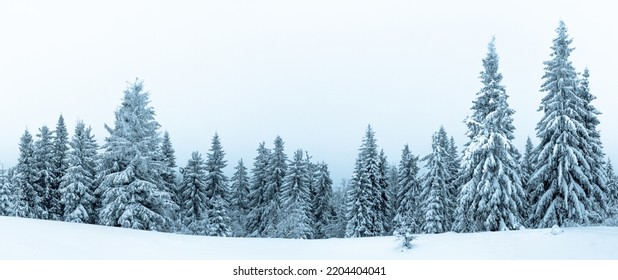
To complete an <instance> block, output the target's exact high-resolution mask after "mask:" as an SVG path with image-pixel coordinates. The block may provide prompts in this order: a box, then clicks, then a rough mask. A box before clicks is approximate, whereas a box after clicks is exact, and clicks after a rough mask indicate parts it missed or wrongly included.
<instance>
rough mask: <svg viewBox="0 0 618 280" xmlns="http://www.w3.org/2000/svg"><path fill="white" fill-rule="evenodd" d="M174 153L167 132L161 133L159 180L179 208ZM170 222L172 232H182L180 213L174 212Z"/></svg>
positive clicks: (178, 190)
mask: <svg viewBox="0 0 618 280" xmlns="http://www.w3.org/2000/svg"><path fill="white" fill-rule="evenodd" d="M175 153H176V151H175V150H174V148H173V147H172V141H171V140H170V134H169V132H167V131H165V132H164V133H163V139H162V141H161V159H160V161H161V162H162V163H163V165H164V172H163V174H161V178H162V179H163V182H164V186H165V187H164V188H165V191H166V192H168V193H170V195H171V198H172V201H173V202H174V203H175V204H176V205H178V206H180V203H181V201H180V189H179V186H178V184H179V182H178V180H179V179H178V177H177V176H176V168H177V167H178V166H177V165H176V154H175ZM172 220H174V227H175V229H173V231H181V230H182V219H181V217H180V213H179V212H176V213H174V214H173V217H172Z"/></svg>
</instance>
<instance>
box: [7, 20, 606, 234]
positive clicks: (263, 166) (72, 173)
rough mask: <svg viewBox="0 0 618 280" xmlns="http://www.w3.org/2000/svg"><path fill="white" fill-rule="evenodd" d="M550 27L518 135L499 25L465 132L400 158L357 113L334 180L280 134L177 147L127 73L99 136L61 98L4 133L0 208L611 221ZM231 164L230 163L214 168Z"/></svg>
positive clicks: (471, 225)
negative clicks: (68, 112) (362, 126)
mask: <svg viewBox="0 0 618 280" xmlns="http://www.w3.org/2000/svg"><path fill="white" fill-rule="evenodd" d="M554 35H555V37H554V38H553V40H552V41H550V39H551V38H548V39H547V43H548V45H550V46H551V53H548V56H547V60H546V61H544V62H543V65H544V68H543V75H542V77H538V78H539V85H540V88H539V92H540V94H539V96H540V97H542V99H540V104H538V103H537V104H531V106H535V107H536V106H539V109H538V110H539V112H540V113H541V114H542V118H541V119H538V122H537V124H536V130H535V131H534V132H532V131H531V132H530V133H531V135H534V134H535V135H536V138H533V139H530V138H528V139H527V141H526V145H525V146H524V147H518V146H517V145H515V144H514V139H515V136H514V131H515V126H514V118H517V114H516V112H515V111H514V110H513V109H512V108H511V107H510V106H509V94H508V91H507V85H505V84H504V83H503V76H502V74H501V70H500V56H499V53H500V52H499V49H498V48H497V47H496V40H499V38H497V39H494V38H488V39H490V40H488V41H489V42H488V44H487V50H486V55H485V56H484V57H479V58H478V62H479V65H482V69H483V70H482V72H481V73H480V75H479V82H480V83H479V87H478V92H476V95H475V98H474V99H473V100H470V103H469V104H464V105H462V104H458V106H469V108H470V111H469V115H468V116H460V117H461V119H464V118H465V124H462V125H465V126H466V128H467V133H466V142H465V143H455V138H454V137H453V136H452V135H449V133H448V132H447V131H446V129H445V128H444V127H436V131H435V133H434V134H433V135H417V137H424V138H427V139H431V153H429V154H418V153H415V148H416V147H412V146H409V145H407V144H406V145H402V146H401V150H400V154H401V157H400V158H398V159H387V157H386V156H385V151H384V150H382V149H381V148H380V146H379V145H378V139H379V137H380V135H379V128H377V127H374V126H372V125H371V124H367V126H366V130H365V131H358V136H359V138H358V155H357V157H356V158H355V161H353V159H349V162H351V163H352V162H353V163H354V167H353V173H352V174H349V177H348V178H347V180H345V184H338V183H334V182H333V178H331V169H330V167H329V164H328V163H327V162H323V161H316V160H314V159H313V157H312V154H311V151H307V150H303V149H297V150H290V149H289V148H288V147H286V142H285V139H283V138H282V137H280V136H277V135H272V139H270V140H268V141H264V142H261V143H255V147H256V148H255V153H254V154H250V155H246V156H245V157H244V158H242V159H241V158H229V157H227V156H226V149H225V140H226V135H223V134H222V135H219V134H218V133H217V132H215V131H213V132H212V134H211V135H212V140H211V142H210V148H209V149H208V150H207V151H198V150H195V151H194V152H192V153H191V154H190V155H185V156H187V157H188V160H187V161H186V162H178V161H177V155H176V152H175V149H174V146H175V143H174V135H172V134H170V133H168V132H167V131H166V128H165V127H162V126H161V125H160V124H159V122H157V118H156V116H157V115H156V114H155V112H156V108H153V107H152V106H151V98H152V99H156V98H157V94H158V93H157V92H156V90H154V89H153V90H152V93H150V91H149V89H148V81H142V80H135V81H134V82H132V83H128V85H127V87H126V89H125V91H124V92H123V93H120V92H119V93H118V94H117V95H116V96H114V94H110V98H120V97H121V98H122V101H121V102H120V104H118V107H117V109H116V111H115V112H113V116H114V121H113V123H110V124H106V125H105V130H106V132H107V134H106V135H104V137H105V138H104V141H103V142H101V143H97V141H96V138H95V135H94V133H93V131H92V128H91V127H92V126H103V125H104V124H99V123H96V124H87V123H84V122H81V121H78V122H77V123H76V125H75V126H74V127H69V125H68V124H70V123H73V122H74V120H68V121H65V119H64V117H63V115H62V114H60V112H59V117H58V119H57V122H56V125H55V126H54V127H47V126H41V127H39V128H37V129H26V130H25V131H23V135H22V136H21V138H20V139H18V143H19V144H18V146H16V147H14V148H15V149H19V158H18V159H17V164H16V165H15V166H11V167H9V166H5V167H3V168H2V170H0V215H3V216H16V217H23V218H31V219H44V220H55V221H65V222H73V223H85V224H95V225H101V226H110V227H122V228H130V229H139V230H149V231H159V232H170V233H178V234H189V235H204V236H219V237H274V238H289V239H326V238H358V237H373V236H390V235H396V236H410V235H414V234H421V233H426V234H433V233H444V232H449V231H454V232H483V231H505V230H519V229H524V228H551V227H552V226H554V225H558V226H559V227H577V226H589V225H606V226H618V175H617V174H616V171H615V169H614V167H613V166H612V162H611V161H610V160H609V158H608V156H607V155H606V154H605V152H604V145H603V143H602V141H601V132H600V131H599V129H598V127H597V126H598V125H599V124H600V121H599V118H598V116H599V114H600V113H601V112H600V111H599V110H598V109H597V108H595V103H597V102H604V100H597V99H596V97H595V93H594V92H593V91H591V86H590V82H589V77H590V76H591V75H594V69H590V70H589V69H587V68H585V69H575V67H574V66H573V64H572V62H571V58H570V55H571V53H572V52H573V51H574V46H573V43H574V42H573V39H572V38H571V36H570V34H569V32H568V29H567V26H566V24H565V23H564V22H562V21H560V23H559V24H558V26H557V28H556V29H555V33H554ZM522 55H523V54H522ZM539 63H540V62H539ZM119 82H122V81H119ZM534 102H537V101H534ZM531 103H532V101H531ZM66 106H70V103H67V105H66ZM109 114H110V115H111V114H112V112H109ZM15 121H19V120H15ZM44 121H47V120H41V122H42V123H43V122H44ZM411 125H413V124H411ZM376 128H377V129H376ZM374 129H375V130H374ZM16 140H17V139H16ZM333 141H336V139H333ZM401 142H402V144H403V143H405V142H406V140H405V139H401ZM533 143H537V144H536V145H535V144H533ZM0 160H4V161H8V160H9V159H0ZM391 162H396V164H393V163H391ZM228 166H230V168H231V167H233V173H231V174H226V172H224V169H225V168H226V167H228Z"/></svg>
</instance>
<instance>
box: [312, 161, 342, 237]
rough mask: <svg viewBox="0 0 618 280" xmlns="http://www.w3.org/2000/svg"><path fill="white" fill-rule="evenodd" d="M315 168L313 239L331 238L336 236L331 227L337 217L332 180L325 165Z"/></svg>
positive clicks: (322, 163)
mask: <svg viewBox="0 0 618 280" xmlns="http://www.w3.org/2000/svg"><path fill="white" fill-rule="evenodd" d="M316 166H317V168H316V172H315V183H314V197H313V205H314V206H313V217H314V218H313V219H314V224H313V227H314V229H315V231H314V238H316V239H320V238H331V237H335V236H336V235H335V233H334V231H335V229H334V228H333V225H334V224H335V219H336V217H337V213H336V212H335V207H334V205H333V180H332V179H331V178H330V172H329V171H328V165H327V164H326V163H324V162H321V163H319V164H317V165H316Z"/></svg>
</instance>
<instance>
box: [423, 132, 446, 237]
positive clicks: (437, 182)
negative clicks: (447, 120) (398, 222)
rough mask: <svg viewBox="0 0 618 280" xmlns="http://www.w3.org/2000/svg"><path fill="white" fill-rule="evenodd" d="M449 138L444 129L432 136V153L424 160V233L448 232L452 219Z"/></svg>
mask: <svg viewBox="0 0 618 280" xmlns="http://www.w3.org/2000/svg"><path fill="white" fill-rule="evenodd" d="M444 143H448V137H447V135H446V131H445V130H444V128H443V127H440V130H439V131H438V132H436V133H435V134H434V135H433V136H432V144H431V147H432V152H431V154H429V155H428V156H426V157H425V158H424V160H426V161H427V163H426V164H425V167H426V168H427V173H425V175H424V176H423V178H422V180H421V195H420V200H421V211H422V212H423V221H422V232H423V233H442V232H445V231H447V230H448V229H449V228H448V220H449V219H450V217H449V216H448V215H449V212H448V207H449V205H451V204H452V202H451V201H449V197H450V194H449V190H450V186H449V184H448V180H449V179H450V178H451V177H450V176H451V173H450V166H449V164H450V161H449V157H450V156H449V148H448V145H445V144H444Z"/></svg>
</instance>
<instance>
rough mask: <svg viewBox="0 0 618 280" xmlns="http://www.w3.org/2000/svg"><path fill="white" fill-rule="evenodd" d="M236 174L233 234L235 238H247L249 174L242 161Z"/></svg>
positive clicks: (232, 204) (233, 185)
mask: <svg viewBox="0 0 618 280" xmlns="http://www.w3.org/2000/svg"><path fill="white" fill-rule="evenodd" d="M234 169H236V172H234V175H233V176H232V187H231V192H232V200H231V212H232V217H233V218H232V232H233V235H234V236H238V237H241V236H246V235H247V232H246V228H245V225H246V224H247V215H248V214H249V211H250V210H251V207H250V205H249V191H250V190H249V174H248V173H247V168H246V167H245V164H244V163H243V161H242V159H241V160H240V161H238V165H236V167H235V168H234Z"/></svg>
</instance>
